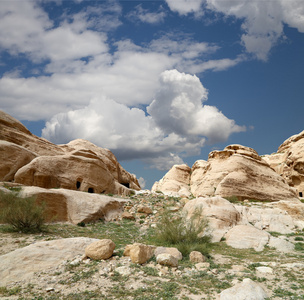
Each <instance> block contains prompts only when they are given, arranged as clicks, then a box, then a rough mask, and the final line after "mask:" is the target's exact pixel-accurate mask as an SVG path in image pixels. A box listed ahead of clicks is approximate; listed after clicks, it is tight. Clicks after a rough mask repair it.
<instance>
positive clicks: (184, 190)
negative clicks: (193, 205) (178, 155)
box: [151, 164, 191, 197]
mask: <svg viewBox="0 0 304 300" xmlns="http://www.w3.org/2000/svg"><path fill="white" fill-rule="evenodd" d="M190 172H191V168H190V167H189V166H187V165H185V164H183V165H174V166H173V167H172V168H171V169H170V170H169V171H168V173H167V174H165V176H164V177H163V178H162V179H161V180H160V181H158V182H155V183H154V185H153V187H152V189H151V191H152V192H157V191H161V192H163V193H164V194H165V195H169V196H175V197H181V196H186V197H188V196H190V194H191V193H190V188H189V184H190Z"/></svg>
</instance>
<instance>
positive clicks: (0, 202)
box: [0, 191, 45, 233]
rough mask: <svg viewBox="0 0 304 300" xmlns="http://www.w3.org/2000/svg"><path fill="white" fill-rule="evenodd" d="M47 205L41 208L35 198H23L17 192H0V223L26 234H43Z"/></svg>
mask: <svg viewBox="0 0 304 300" xmlns="http://www.w3.org/2000/svg"><path fill="white" fill-rule="evenodd" d="M44 213H45V205H42V206H39V205H37V204H36V203H35V199H34V198H22V197H20V196H19V194H18V193H17V192H11V193H4V192H2V191H0V222H1V223H5V224H9V225H10V226H11V227H12V228H13V229H14V230H16V231H21V232H24V233H28V232H41V231H42V226H43V225H44V222H45V218H44Z"/></svg>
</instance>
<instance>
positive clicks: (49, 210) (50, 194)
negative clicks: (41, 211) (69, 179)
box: [21, 186, 126, 224]
mask: <svg viewBox="0 0 304 300" xmlns="http://www.w3.org/2000/svg"><path fill="white" fill-rule="evenodd" d="M21 196H22V197H32V196H33V197H35V198H36V201H37V203H39V204H41V203H45V205H46V219H47V221H69V222H71V223H74V224H77V223H79V222H85V223H88V222H91V221H95V220H99V219H104V220H106V221H110V220H113V219H117V218H118V216H120V215H121V214H122V212H123V206H124V204H125V202H126V201H125V200H123V199H119V198H114V197H110V196H105V195H98V194H90V193H84V192H77V191H71V190H66V189H43V188H39V187H34V186H32V187H30V186H24V187H23V188H22V191H21Z"/></svg>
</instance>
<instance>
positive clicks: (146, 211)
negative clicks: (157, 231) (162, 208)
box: [137, 206, 153, 215]
mask: <svg viewBox="0 0 304 300" xmlns="http://www.w3.org/2000/svg"><path fill="white" fill-rule="evenodd" d="M137 212H139V213H144V214H147V215H150V214H152V213H153V211H152V209H151V208H150V207H148V206H139V207H138V209H137Z"/></svg>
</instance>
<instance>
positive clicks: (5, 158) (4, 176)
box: [0, 140, 37, 181]
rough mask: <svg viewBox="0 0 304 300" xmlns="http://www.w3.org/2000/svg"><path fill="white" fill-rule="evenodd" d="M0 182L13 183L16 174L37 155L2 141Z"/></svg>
mask: <svg viewBox="0 0 304 300" xmlns="http://www.w3.org/2000/svg"><path fill="white" fill-rule="evenodd" d="M0 157H1V167H0V181H12V180H13V179H14V176H15V173H16V172H17V171H18V169H20V168H21V167H23V166H25V165H26V164H28V163H29V162H30V161H32V160H33V159H34V158H36V157H37V155H36V154H35V153H33V152H31V151H30V150H28V149H26V148H24V147H22V146H19V145H17V144H14V143H10V142H7V141H3V140H0Z"/></svg>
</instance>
